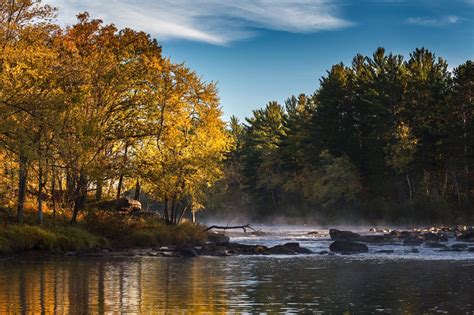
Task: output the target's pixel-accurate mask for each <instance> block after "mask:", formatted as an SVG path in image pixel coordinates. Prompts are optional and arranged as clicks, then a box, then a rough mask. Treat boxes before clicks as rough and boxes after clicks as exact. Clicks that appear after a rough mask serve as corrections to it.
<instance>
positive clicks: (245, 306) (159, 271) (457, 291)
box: [0, 256, 474, 314]
mask: <svg viewBox="0 0 474 315" xmlns="http://www.w3.org/2000/svg"><path fill="white" fill-rule="evenodd" d="M473 281H474V263H472V262H466V261H463V262H454V261H417V260H361V259H354V258H345V257H319V256H308V257H280V258H276V257H228V258H204V257H200V258H196V259H171V258H170V259H166V258H164V259H163V258H141V257H139V258H76V259H72V258H71V259H61V260H58V259H51V260H43V261H35V262H33V261H23V262H20V263H18V262H14V263H13V262H11V261H10V262H4V263H2V265H1V270H0V313H2V314H3V313H22V312H23V313H39V312H44V313H57V314H63V313H74V314H77V313H83V312H89V313H108V312H116V311H122V312H135V313H136V312H139V313H150V312H160V311H179V310H188V311H192V312H210V313H221V312H229V311H237V312H243V311H247V312H259V311H270V312H293V311H295V312H296V311H310V310H311V311H317V310H319V311H322V312H330V313H333V312H336V313H339V312H344V311H350V312H369V311H375V310H378V311H381V312H387V313H391V312H396V313H399V312H409V313H421V312H435V311H447V312H450V313H452V312H456V313H458V312H463V313H464V312H468V311H472V310H473V309H474V306H473V301H474V289H473V288H472V283H473Z"/></svg>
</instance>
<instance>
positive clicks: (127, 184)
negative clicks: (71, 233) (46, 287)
mask: <svg viewBox="0 0 474 315" xmlns="http://www.w3.org/2000/svg"><path fill="white" fill-rule="evenodd" d="M55 15H56V9H54V8H52V7H50V6H48V5H44V4H42V3H41V1H40V0H15V1H2V2H1V4H0V69H1V72H0V163H1V169H0V200H1V201H2V205H0V206H1V207H2V208H5V209H6V210H4V211H9V212H10V215H15V216H16V218H17V219H18V221H20V222H21V221H22V220H23V218H24V211H25V207H26V206H25V203H26V205H31V202H32V201H34V206H33V208H34V211H37V213H38V221H39V222H40V223H41V222H42V218H43V211H44V209H45V207H47V208H48V209H51V211H53V213H55V212H56V211H57V210H59V209H71V210H72V211H71V215H72V216H71V221H72V222H75V221H76V220H77V219H78V216H80V214H81V210H83V209H84V207H85V206H86V202H88V199H89V200H90V199H96V200H101V199H102V198H110V199H112V198H115V197H120V196H121V195H122V194H123V192H124V191H125V190H132V191H134V195H135V198H136V199H139V198H140V193H141V192H143V191H146V193H147V195H148V196H150V197H151V198H152V199H153V200H156V201H158V202H160V203H161V204H162V205H163V212H164V219H165V220H166V221H167V222H170V223H179V222H180V221H181V220H182V218H183V216H184V215H185V213H186V211H197V210H199V209H200V208H202V202H203V200H204V192H205V191H206V190H207V189H208V187H209V186H211V185H212V184H213V183H214V182H215V181H216V180H217V179H219V178H220V176H221V168H220V163H221V161H222V160H223V158H224V152H225V151H227V148H228V145H229V141H230V138H229V137H228V134H227V132H226V130H225V123H224V122H223V121H222V119H221V115H222V113H221V109H220V106H219V99H218V95H217V90H216V86H215V85H214V84H213V83H210V84H209V83H205V82H203V81H202V80H201V78H200V77H199V76H198V75H197V74H195V73H194V72H193V71H192V70H190V69H188V68H187V67H186V66H185V65H183V64H176V63H173V62H171V61H170V60H169V59H168V58H165V57H163V56H162V51H161V47H160V46H159V45H158V43H157V42H156V40H154V39H152V38H150V36H149V35H147V34H146V33H144V32H140V31H135V30H133V29H128V28H126V29H121V30H119V29H117V28H116V27H115V26H114V25H113V24H109V25H105V24H104V23H103V22H102V21H100V20H96V19H91V18H90V17H89V15H88V14H87V13H82V14H79V15H78V21H77V23H76V24H75V25H72V26H68V27H66V28H62V27H60V26H59V25H57V24H55V22H54V21H55V20H54V18H55ZM14 208H16V211H13V209H14ZM30 208H31V207H30Z"/></svg>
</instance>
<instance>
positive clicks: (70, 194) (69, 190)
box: [65, 170, 77, 206]
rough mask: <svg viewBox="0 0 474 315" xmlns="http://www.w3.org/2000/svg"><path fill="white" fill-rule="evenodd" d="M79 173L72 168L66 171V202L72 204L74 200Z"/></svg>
mask: <svg viewBox="0 0 474 315" xmlns="http://www.w3.org/2000/svg"><path fill="white" fill-rule="evenodd" d="M76 181H77V175H76V173H75V172H73V171H72V170H67V171H66V198H65V201H66V204H67V205H68V206H71V205H72V203H73V201H74V194H75V192H76V189H77V187H76Z"/></svg>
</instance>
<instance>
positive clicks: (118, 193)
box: [117, 175, 123, 199]
mask: <svg viewBox="0 0 474 315" xmlns="http://www.w3.org/2000/svg"><path fill="white" fill-rule="evenodd" d="M122 185H123V175H120V177H119V182H118V187H117V199H119V198H120V195H122Z"/></svg>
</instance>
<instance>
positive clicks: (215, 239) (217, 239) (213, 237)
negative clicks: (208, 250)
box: [207, 232, 230, 245]
mask: <svg viewBox="0 0 474 315" xmlns="http://www.w3.org/2000/svg"><path fill="white" fill-rule="evenodd" d="M207 241H208V242H212V243H215V244H217V245H226V244H228V243H229V242H230V237H228V236H227V235H225V234H222V233H215V232H210V233H207Z"/></svg>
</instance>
